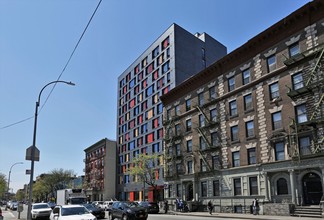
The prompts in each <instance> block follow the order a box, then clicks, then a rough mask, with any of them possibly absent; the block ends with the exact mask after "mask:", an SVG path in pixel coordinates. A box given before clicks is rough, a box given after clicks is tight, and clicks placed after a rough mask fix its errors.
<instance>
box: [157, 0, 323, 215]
mask: <svg viewBox="0 0 324 220" xmlns="http://www.w3.org/2000/svg"><path fill="white" fill-rule="evenodd" d="M323 90H324V4H323V1H319V0H316V1H312V2H310V3H308V4H306V5H305V6H303V7H301V8H300V9H298V10H296V11H295V12H293V13H292V14H290V15H289V16H287V17H285V18H284V19H282V20H280V21H279V22H277V23H276V24H274V25H272V26H271V27H269V28H268V29H266V30H265V31H263V32H262V33H260V34H259V35H257V36H255V37H254V38H252V39H250V40H248V41H247V43H245V44H244V45H242V46H241V47H239V48H237V49H236V50H234V51H233V52H231V53H230V54H228V55H227V56H225V57H223V58H222V59H220V60H219V61H217V62H216V63H214V64H212V65H211V66H210V67H208V68H206V69H204V70H202V71H201V72H200V73H198V74H196V75H195V76H193V77H191V78H190V79H188V80H186V81H184V82H183V83H182V84H180V85H178V86H177V87H175V88H174V89H172V90H171V91H169V92H168V93H167V94H164V95H163V96H162V97H161V100H162V103H163V105H164V122H163V124H164V130H165V139H164V140H165V171H164V176H165V181H166V182H165V184H166V187H165V197H166V198H167V199H168V200H169V204H174V200H175V199H176V198H182V199H184V200H186V201H199V202H200V205H201V204H205V205H206V204H207V202H208V201H209V200H212V202H213V204H214V205H215V207H216V208H215V209H216V211H220V212H243V213H247V212H248V213H250V210H249V209H250V205H251V204H252V201H253V199H254V198H257V199H259V201H260V205H261V210H260V211H261V212H263V213H266V214H273V213H275V214H279V215H284V214H286V215H288V214H290V213H289V210H290V208H289V207H294V206H289V204H293V205H295V206H297V205H319V203H320V200H321V198H322V197H323V189H324V162H323V161H324V127H323V124H324V120H323V119H324V94H323ZM189 203H191V202H189ZM198 205H199V204H198ZM279 207H280V208H279Z"/></svg>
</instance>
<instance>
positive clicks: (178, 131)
mask: <svg viewBox="0 0 324 220" xmlns="http://www.w3.org/2000/svg"><path fill="white" fill-rule="evenodd" d="M174 128H175V136H178V135H180V134H181V126H180V124H176V125H175V126H174Z"/></svg>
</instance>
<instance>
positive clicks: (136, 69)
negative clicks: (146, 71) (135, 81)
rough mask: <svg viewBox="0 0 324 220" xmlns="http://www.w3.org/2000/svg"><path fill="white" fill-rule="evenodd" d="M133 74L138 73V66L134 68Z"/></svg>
mask: <svg viewBox="0 0 324 220" xmlns="http://www.w3.org/2000/svg"><path fill="white" fill-rule="evenodd" d="M134 72H135V74H137V73H138V72H139V64H138V65H137V66H136V67H135V69H134Z"/></svg>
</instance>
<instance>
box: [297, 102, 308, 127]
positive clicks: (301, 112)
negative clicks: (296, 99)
mask: <svg viewBox="0 0 324 220" xmlns="http://www.w3.org/2000/svg"><path fill="white" fill-rule="evenodd" d="M295 110H296V118H297V123H303V122H307V121H308V120H307V112H306V104H301V105H298V106H296V107H295Z"/></svg>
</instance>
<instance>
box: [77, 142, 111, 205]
mask: <svg viewBox="0 0 324 220" xmlns="http://www.w3.org/2000/svg"><path fill="white" fill-rule="evenodd" d="M84 152H85V159H84V162H85V170H84V171H85V179H84V187H83V189H84V190H85V191H86V195H87V196H88V199H89V200H90V201H98V200H100V201H104V200H109V199H112V198H115V196H116V158H117V154H116V141H112V140H109V139H107V138H104V139H102V140H100V141H98V142H97V143H95V144H93V145H91V146H89V147H87V148H86V149H85V150H84Z"/></svg>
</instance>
